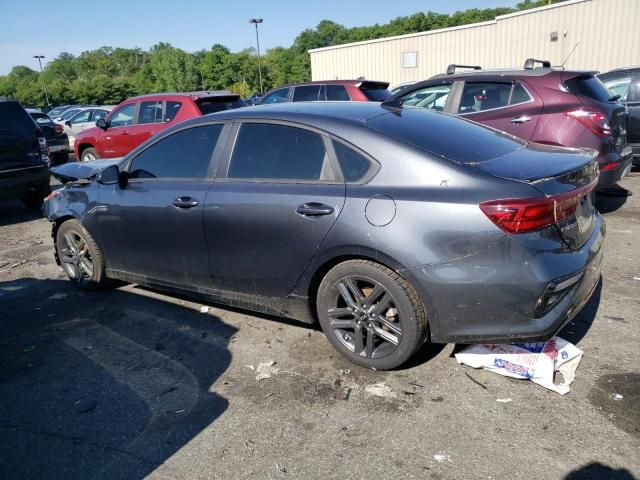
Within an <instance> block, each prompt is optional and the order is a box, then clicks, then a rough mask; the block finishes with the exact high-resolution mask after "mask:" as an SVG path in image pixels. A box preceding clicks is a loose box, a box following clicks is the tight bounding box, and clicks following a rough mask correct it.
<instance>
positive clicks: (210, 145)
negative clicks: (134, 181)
mask: <svg viewBox="0 0 640 480" xmlns="http://www.w3.org/2000/svg"><path fill="white" fill-rule="evenodd" d="M221 131H222V125H205V126H202V127H193V128H189V129H186V130H181V131H179V132H176V133H174V134H172V135H170V136H168V137H165V138H163V139H162V140H160V141H159V142H157V143H154V144H153V145H151V146H150V147H149V148H147V149H146V150H143V151H142V152H141V153H140V154H139V155H137V156H136V157H134V159H133V161H132V162H131V166H130V168H129V176H130V177H131V178H205V177H206V176H207V170H208V169H209V162H210V161H211V156H212V155H213V149H214V147H215V145H216V142H217V141H218V137H219V136H220V132H221Z"/></svg>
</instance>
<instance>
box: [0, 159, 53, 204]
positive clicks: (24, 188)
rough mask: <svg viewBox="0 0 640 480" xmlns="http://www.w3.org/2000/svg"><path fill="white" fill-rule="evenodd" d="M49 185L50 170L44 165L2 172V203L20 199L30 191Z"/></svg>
mask: <svg viewBox="0 0 640 480" xmlns="http://www.w3.org/2000/svg"><path fill="white" fill-rule="evenodd" d="M47 185H49V170H48V169H47V167H45V166H44V165H42V166H39V165H38V166H29V167H24V168H15V169H12V170H5V171H1V170H0V201H3V200H11V199H14V198H20V197H22V196H23V195H25V194H26V193H27V192H29V191H30V190H35V189H41V188H43V187H44V186H47Z"/></svg>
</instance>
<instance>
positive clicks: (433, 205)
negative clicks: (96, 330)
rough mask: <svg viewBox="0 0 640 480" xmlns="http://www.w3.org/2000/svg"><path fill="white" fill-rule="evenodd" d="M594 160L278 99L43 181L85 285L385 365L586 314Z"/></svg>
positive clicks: (488, 133)
mask: <svg viewBox="0 0 640 480" xmlns="http://www.w3.org/2000/svg"><path fill="white" fill-rule="evenodd" d="M595 155H596V153H595V152H591V151H584V150H578V149H565V148H555V147H547V146H542V145H536V144H527V143H526V142H524V141H522V140H518V139H516V138H515V137H512V136H509V135H506V134H503V133H501V132H498V131H496V130H493V129H490V128H487V127H483V126H480V125H478V124H476V123H473V122H469V121H466V120H463V119H460V118H456V117H452V116H449V115H446V114H442V113H438V112H433V111H427V110H424V109H420V108H413V107H405V108H387V107H385V106H383V105H380V104H377V103H364V102H362V103H355V102H354V103H346V102H342V103H338V102H337V103H331V102H327V103H323V102H314V103H288V104H280V105H272V106H264V107H255V108H251V109H238V110H231V111H227V112H222V113H217V114H213V115H206V116H203V117H199V118H197V119H193V120H188V121H186V122H183V123H181V124H179V125H176V126H175V127H172V128H169V129H167V130H166V131H164V132H162V133H161V134H159V135H157V136H156V137H153V138H152V139H150V140H149V141H147V142H146V143H144V144H143V145H142V146H140V147H138V148H137V149H135V150H134V151H133V152H131V153H130V154H129V155H128V156H127V157H125V158H124V159H121V160H117V161H112V160H111V161H109V160H98V161H95V162H85V163H82V164H69V165H65V166H62V167H57V168H54V169H53V173H54V175H56V176H57V177H58V178H59V179H61V180H62V181H63V182H66V186H65V187H64V188H63V189H62V190H58V191H57V192H56V194H55V195H53V196H51V197H50V198H49V199H48V200H47V202H46V203H45V206H44V207H43V209H44V212H45V214H46V216H47V218H48V219H49V220H50V221H51V222H53V238H54V240H55V254H56V259H57V260H58V262H59V263H60V264H61V265H62V266H63V267H64V270H65V272H66V273H67V275H68V276H69V278H70V279H71V280H72V281H73V283H75V284H76V285H77V286H78V287H80V288H85V289H88V288H97V287H103V286H106V285H109V284H110V282H111V280H112V279H117V280H124V281H126V282H133V283H137V284H141V285H147V286H151V287H154V288H160V289H167V290H170V291H179V292H184V293H186V294H193V295H198V296H203V295H204V296H205V297H207V298H210V299H211V300H215V301H218V302H222V303H227V304H229V305H234V306H240V307H244V308H249V309H252V310H257V311H261V312H267V313H270V314H275V315H279V316H283V317H289V318H293V319H297V320H301V321H303V322H308V323H311V322H314V321H316V320H317V321H319V323H320V325H321V326H322V329H323V330H324V332H325V334H326V335H327V338H328V339H329V341H330V342H331V344H332V345H333V346H334V347H335V348H336V349H337V350H338V351H340V352H341V353H342V354H343V355H344V356H346V357H347V358H348V359H349V360H351V361H353V362H355V363H357V364H360V365H363V366H366V367H371V368H376V369H390V368H394V367H397V366H399V365H401V364H402V363H403V362H405V361H406V360H407V359H409V357H411V356H412V355H413V354H414V353H415V352H416V351H417V350H418V349H419V348H420V346H421V345H422V344H423V343H424V342H425V341H427V340H430V341H433V342H476V341H490V342H492V341H505V342H516V341H528V340H531V341H537V340H544V339H547V338H549V337H550V336H552V335H553V334H554V333H556V332H557V331H558V330H559V329H560V328H562V327H563V326H564V325H565V323H566V322H568V321H569V319H571V318H572V317H573V316H575V315H576V314H577V313H578V312H579V311H580V309H581V308H582V307H583V306H584V304H585V302H586V301H587V300H588V299H589V298H590V296H591V293H592V292H593V291H594V289H595V286H596V285H597V283H598V280H599V277H600V265H601V261H602V251H603V242H604V235H605V228H604V224H603V221H602V219H601V217H600V215H599V214H598V212H597V211H596V210H595V208H594V206H593V189H594V187H595V185H596V183H597V181H598V167H597V163H596V157H595ZM78 180H82V181H81V182H79V183H76V182H77V181H78ZM87 180H89V182H88V183H87Z"/></svg>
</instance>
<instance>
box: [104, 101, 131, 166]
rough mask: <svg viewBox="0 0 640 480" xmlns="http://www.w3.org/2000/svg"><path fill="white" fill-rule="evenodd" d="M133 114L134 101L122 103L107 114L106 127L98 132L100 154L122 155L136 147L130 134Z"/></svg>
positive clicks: (105, 155)
mask: <svg viewBox="0 0 640 480" xmlns="http://www.w3.org/2000/svg"><path fill="white" fill-rule="evenodd" d="M135 115H136V104H135V103H128V104H126V105H123V106H121V107H119V108H117V109H115V110H114V111H113V113H112V114H111V115H109V118H108V120H107V125H108V128H107V129H106V130H103V131H102V133H101V134H100V143H101V147H102V148H101V151H102V155H101V156H103V157H105V158H117V157H124V156H125V155H126V154H127V153H129V152H130V151H131V150H133V149H134V148H135V147H136V145H135V143H134V140H133V135H132V128H133V126H134V125H135Z"/></svg>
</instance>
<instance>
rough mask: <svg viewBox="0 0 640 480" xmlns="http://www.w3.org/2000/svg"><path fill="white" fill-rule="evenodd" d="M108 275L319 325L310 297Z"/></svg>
mask: <svg viewBox="0 0 640 480" xmlns="http://www.w3.org/2000/svg"><path fill="white" fill-rule="evenodd" d="M106 274H107V277H109V278H114V279H117V280H122V281H123V282H127V283H135V284H137V285H141V286H144V287H148V288H153V289H158V290H163V291H166V292H171V293H175V294H178V295H180V294H182V295H187V296H190V297H195V298H200V299H204V300H210V301H213V302H216V303H222V304H224V305H229V306H230V307H237V308H243V309H246V310H252V311H254V312H260V313H266V314H268V315H274V316H278V317H285V318H289V319H292V320H298V321H300V322H303V323H308V324H312V323H315V319H314V318H313V316H312V314H311V312H310V310H309V299H308V298H307V297H299V296H293V295H290V296H288V297H285V298H274V297H261V296H256V295H247V294H243V293H236V292H229V291H222V290H214V289H211V288H206V287H196V286H185V285H181V284H176V283H172V282H167V281H165V280H157V279H154V278H149V277H146V276H144V275H138V274H135V273H129V272H123V271H121V270H113V269H111V268H107V269H106Z"/></svg>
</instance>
